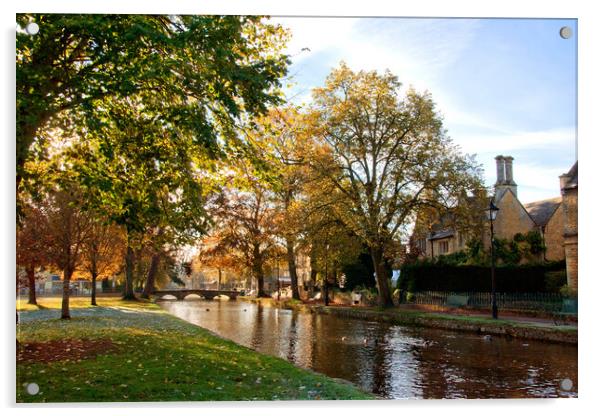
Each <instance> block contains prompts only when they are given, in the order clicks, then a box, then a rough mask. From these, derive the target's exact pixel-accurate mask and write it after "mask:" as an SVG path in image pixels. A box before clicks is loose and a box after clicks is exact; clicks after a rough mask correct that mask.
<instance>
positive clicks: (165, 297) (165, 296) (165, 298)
mask: <svg viewBox="0 0 602 416" xmlns="http://www.w3.org/2000/svg"><path fill="white" fill-rule="evenodd" d="M159 299H162V300H178V298H177V297H176V296H174V295H170V294H166V295H162V296H160V297H159Z"/></svg>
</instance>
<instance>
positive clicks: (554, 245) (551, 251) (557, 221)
mask: <svg viewBox="0 0 602 416" xmlns="http://www.w3.org/2000/svg"><path fill="white" fill-rule="evenodd" d="M544 241H545V244H546V260H549V261H558V260H563V259H564V215H563V212H562V207H558V209H557V210H556V211H555V212H554V215H552V218H550V220H549V221H548V224H547V225H546V226H545V231H544Z"/></svg>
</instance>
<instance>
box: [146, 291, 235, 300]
mask: <svg viewBox="0 0 602 416" xmlns="http://www.w3.org/2000/svg"><path fill="white" fill-rule="evenodd" d="M240 294H241V293H240V292H238V291H236V290H212V289H173V290H169V289H166V290H155V291H154V292H153V295H155V296H156V297H157V298H162V297H163V296H165V295H171V296H175V297H176V299H178V300H182V299H184V298H185V297H186V296H188V295H199V296H200V297H202V298H205V299H213V298H214V297H216V296H219V295H226V296H228V297H229V298H230V300H236V297H237V296H238V295H240Z"/></svg>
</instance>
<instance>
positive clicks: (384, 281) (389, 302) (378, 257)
mask: <svg viewBox="0 0 602 416" xmlns="http://www.w3.org/2000/svg"><path fill="white" fill-rule="evenodd" d="M370 255H371V257H372V264H373V265H374V272H375V273H376V287H377V289H378V304H379V306H383V307H390V306H393V298H392V297H391V291H390V290H389V279H388V277H387V274H386V272H385V263H384V259H383V250H382V248H371V249H370Z"/></svg>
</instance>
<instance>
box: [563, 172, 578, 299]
mask: <svg viewBox="0 0 602 416" xmlns="http://www.w3.org/2000/svg"><path fill="white" fill-rule="evenodd" d="M577 191H578V168H577V162H575V164H574V165H573V167H571V169H570V170H569V171H568V172H567V173H565V174H564V175H561V176H560V192H561V195H562V196H561V198H562V215H563V224H564V227H563V236H562V237H563V242H564V255H565V258H566V277H567V283H568V286H569V287H570V288H571V289H573V290H574V291H575V292H576V291H577V282H578V264H577V259H578V253H577V252H578V250H577V234H578V224H577V216H578V203H577V202H578V198H577Z"/></svg>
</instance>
